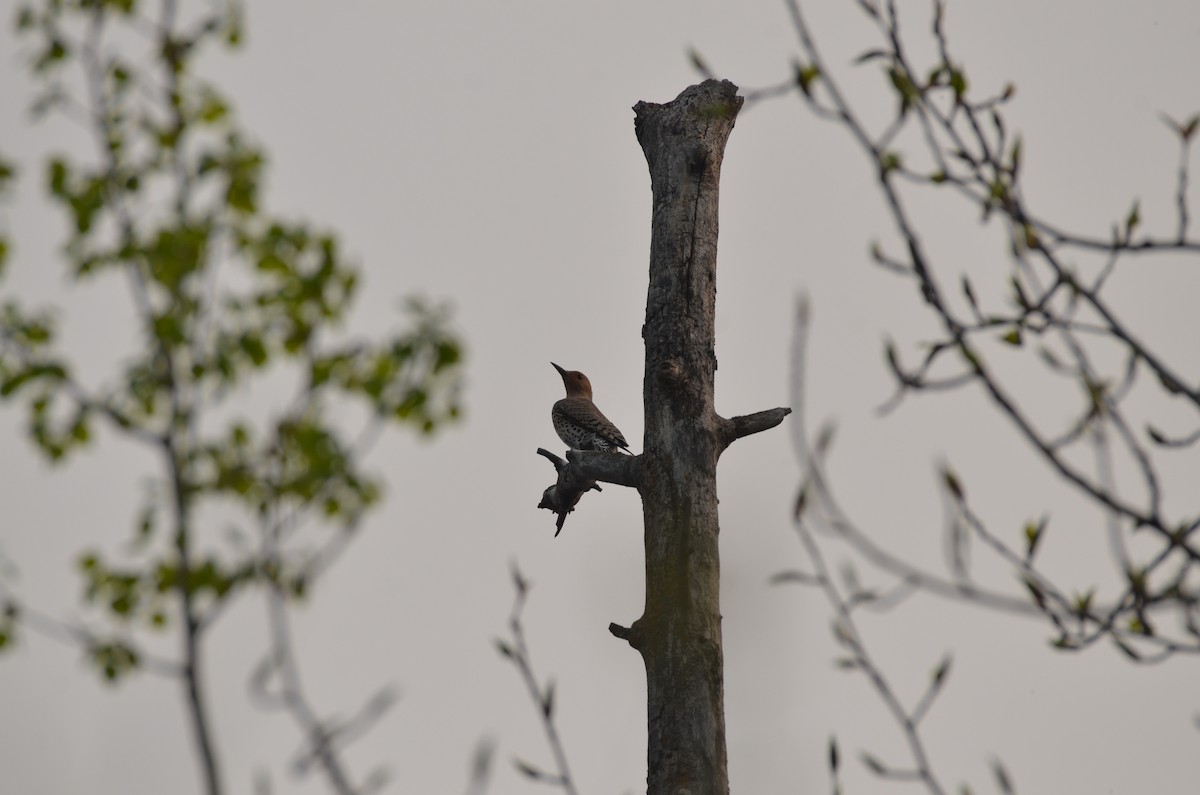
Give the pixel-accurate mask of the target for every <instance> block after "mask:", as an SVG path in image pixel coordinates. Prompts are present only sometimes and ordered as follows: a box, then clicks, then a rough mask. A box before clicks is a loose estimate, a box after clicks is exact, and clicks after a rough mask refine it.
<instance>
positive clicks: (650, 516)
mask: <svg viewBox="0 0 1200 795" xmlns="http://www.w3.org/2000/svg"><path fill="white" fill-rule="evenodd" d="M741 106H742V98H741V97H738V96H737V86H735V85H733V84H732V83H730V82H728V81H720V82H718V81H716V80H708V81H705V82H704V83H703V84H701V85H699V86H692V87H690V88H688V89H686V90H685V91H684V92H683V93H681V94H680V95H679V96H678V97H677V98H676V99H675V100H674V101H673V102H670V103H667V104H665V105H656V104H651V103H647V102H639V103H638V104H637V105H635V106H634V112H635V114H636V118H635V121H634V129H635V131H636V133H637V138H638V142H639V143H640V144H641V146H642V150H643V152H644V153H645V155H646V162H647V164H648V165H649V167H650V181H651V190H652V193H653V197H654V202H653V217H652V222H651V223H652V230H651V242H650V289H649V292H648V294H647V299H646V324H645V326H644V327H643V329H642V337H643V339H644V340H645V343H646V372H645V382H644V385H643V396H644V401H645V415H646V436H645V451H644V453H643V455H642V459H643V461H642V472H641V479H640V484H639V487H638V491H639V493H640V494H641V497H642V509H643V513H644V517H645V545H646V605H645V610H644V612H643V614H642V617H641V618H640V619H638V620H637V621H636V622H635V623H634V625H633V626H632V627H631V628H630V629H629V630H627V631H626V630H620V628H617V627H614V628H613V629H614V634H617V635H619V636H624V637H625V639H627V640H628V641H629V643H630V645H632V646H633V647H634V648H636V649H637V650H638V651H639V652H641V655H642V658H643V661H644V663H645V666H646V690H647V715H648V733H649V738H648V739H649V742H648V750H647V765H648V772H647V792H648V793H649V795H668V793H669V795H684V794H685V793H686V794H687V795H726V793H728V792H729V775H728V770H727V765H726V752H725V711H724V709H725V708H724V674H723V667H724V662H723V655H722V651H721V612H720V559H719V557H718V550H717V535H718V524H717V483H716V474H717V459H718V458H719V457H720V455H721V452H722V451H723V450H724V449H725V447H726V446H728V444H729V442H730V441H732V438H730V433H729V431H728V430H727V428H728V422H729V421H727V420H724V419H722V418H721V417H719V416H717V413H716V410H715V409H714V406H713V382H714V374H715V371H716V369H717V359H716V349H715V345H716V341H715V331H714V320H715V311H716V293H717V291H716V276H717V198H718V183H719V179H720V175H721V161H722V158H723V157H724V151H725V142H726V141H727V140H728V138H729V134H730V133H731V132H732V131H733V125H734V120H735V119H736V117H737V113H738V110H739V109H740V108H741ZM780 419H782V416H781V417H780ZM776 424H777V423H776ZM618 630H620V631H618Z"/></svg>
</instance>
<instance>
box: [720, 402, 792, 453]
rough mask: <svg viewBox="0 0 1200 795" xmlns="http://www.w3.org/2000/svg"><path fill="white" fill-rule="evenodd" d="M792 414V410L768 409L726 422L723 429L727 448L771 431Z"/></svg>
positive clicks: (723, 423)
mask: <svg viewBox="0 0 1200 795" xmlns="http://www.w3.org/2000/svg"><path fill="white" fill-rule="evenodd" d="M791 413H792V410H791V409H785V408H778V409H767V410H766V411H757V412H755V413H754V414H746V415H744V416H741V417H734V418H733V419H728V420H724V421H723V422H722V426H721V427H722V431H723V435H724V437H725V446H726V447H728V446H729V445H731V444H733V443H734V442H735V441H737V440H738V439H741V438H742V437H743V436H749V435H750V434H752V433H761V432H762V431H767V430H770V429H771V428H774V427H775V426H776V425H778V424H779V423H781V422H783V418H784V417H786V416H787V415H789V414H791Z"/></svg>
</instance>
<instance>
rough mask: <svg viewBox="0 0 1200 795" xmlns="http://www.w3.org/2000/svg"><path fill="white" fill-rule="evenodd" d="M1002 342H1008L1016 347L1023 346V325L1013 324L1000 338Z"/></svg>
mask: <svg viewBox="0 0 1200 795" xmlns="http://www.w3.org/2000/svg"><path fill="white" fill-rule="evenodd" d="M1000 340H1001V341H1002V342H1007V343H1008V344H1009V345H1012V346H1014V347H1017V348H1019V347H1021V342H1022V339H1021V327H1020V326H1013V327H1012V328H1011V329H1010V330H1009V332H1008V333H1007V334H1005V335H1004V336H1003V337H1001V338H1000Z"/></svg>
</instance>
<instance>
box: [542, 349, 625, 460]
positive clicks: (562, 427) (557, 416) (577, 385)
mask: <svg viewBox="0 0 1200 795" xmlns="http://www.w3.org/2000/svg"><path fill="white" fill-rule="evenodd" d="M550 364H553V365H554V369H555V370H558V374H559V375H561V376H562V380H563V386H565V387H566V388H567V396H566V397H565V398H563V399H562V400H560V401H558V402H557V403H555V404H554V408H553V409H551V411H550V417H551V419H553V420H554V432H555V433H557V434H558V438H559V439H562V440H563V441H564V442H566V443H567V446H568V447H570V448H571V449H572V450H599V451H601V452H605V453H609V452H612V453H617V452H620V450H619V449H618V448H622V447H623V448H625V449H629V443H628V442H626V441H625V437H624V436H622V435H621V432H620V431H618V430H617V426H615V425H613V424H612V423H611V422H609V420H608V417H605V416H604V415H603V414H601V413H600V409H598V408H596V404H595V403H593V402H592V382H591V381H589V380H588V377H587V376H586V375H584V374H583V373H581V372H579V371H578V370H564V369H562V368H561V367H559V366H558V365H557V364H554V362H550Z"/></svg>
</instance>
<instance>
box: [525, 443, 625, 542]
mask: <svg viewBox="0 0 1200 795" xmlns="http://www.w3.org/2000/svg"><path fill="white" fill-rule="evenodd" d="M537 452H538V455H540V456H543V457H545V458H546V459H547V460H548V461H550V463H552V464H554V469H555V470H556V471H557V472H558V482H556V483H555V484H554V485H553V486H550V487H549V488H548V489H546V490H545V491H544V492H542V501H541V502H540V503H538V507H539V508H545V509H547V510H550V511H554V512H555V513H556V514H558V522H557V524H556V529H555V531H554V535H556V536H557V535H558V534H559V533H560V532H562V528H563V523H564V522H566V521H567V514H569V513H570V512H571V511H573V510H575V506H576V505H577V504H578V503H579V500H580V498H581V497H583V495H584V494H585V493H586V492H588V491H591V490H592V489H595V490H596V491H601V490H602V489H601V488H600V487H599V486H598V485H597V484H596V481H598V480H599V481H602V482H604V483H616V484H617V485H619V486H633V487H635V488H636V487H637V485H638V482H639V481H640V480H641V476H642V461H641V458H638V457H636V456H627V455H618V454H616V453H596V452H584V451H581V450H570V451H568V452H567V460H566V461H563V460H562V459H561V458H559V457H558V456H556V455H555V454H554V453H551V452H550V451H549V450H545V449H543V448H541V447H539V448H538V451H537Z"/></svg>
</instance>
